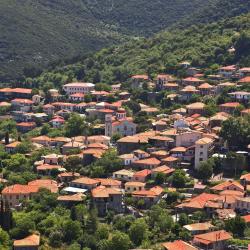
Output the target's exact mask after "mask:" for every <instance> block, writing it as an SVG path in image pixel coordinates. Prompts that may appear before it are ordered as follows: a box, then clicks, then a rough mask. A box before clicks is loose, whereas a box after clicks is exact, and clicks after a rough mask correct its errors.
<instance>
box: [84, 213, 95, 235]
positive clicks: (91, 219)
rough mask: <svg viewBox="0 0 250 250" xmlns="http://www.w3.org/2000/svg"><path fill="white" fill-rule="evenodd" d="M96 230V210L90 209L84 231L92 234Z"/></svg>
mask: <svg viewBox="0 0 250 250" xmlns="http://www.w3.org/2000/svg"><path fill="white" fill-rule="evenodd" d="M97 228H98V218H97V210H96V209H91V210H90V212H89V216H88V218H87V221H86V230H87V232H88V233H92V234H94V233H95V232H96V230H97Z"/></svg>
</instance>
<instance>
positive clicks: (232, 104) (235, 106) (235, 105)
mask: <svg viewBox="0 0 250 250" xmlns="http://www.w3.org/2000/svg"><path fill="white" fill-rule="evenodd" d="M238 106H240V103H239V102H227V103H224V104H221V105H220V107H227V108H237V107H238Z"/></svg>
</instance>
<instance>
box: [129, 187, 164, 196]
mask: <svg viewBox="0 0 250 250" xmlns="http://www.w3.org/2000/svg"><path fill="white" fill-rule="evenodd" d="M163 190H164V189H163V188H162V187H160V186H155V187H152V188H150V189H149V190H140V191H135V192H133V193H132V195H133V196H137V197H138V196H139V197H156V196H159V195H160V194H162V192H163Z"/></svg>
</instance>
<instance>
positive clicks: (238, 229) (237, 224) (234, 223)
mask: <svg viewBox="0 0 250 250" xmlns="http://www.w3.org/2000/svg"><path fill="white" fill-rule="evenodd" d="M225 228H226V230H227V231H229V232H232V233H233V235H234V236H235V237H243V236H244V231H245V229H246V222H245V221H244V219H243V218H241V217H240V216H239V215H237V216H236V217H235V218H233V219H230V220H227V221H226V223H225Z"/></svg>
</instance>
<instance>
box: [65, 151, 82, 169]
mask: <svg viewBox="0 0 250 250" xmlns="http://www.w3.org/2000/svg"><path fill="white" fill-rule="evenodd" d="M82 166H83V165H82V160H81V158H80V157H79V156H77V155H72V156H69V157H68V158H67V160H66V162H65V164H64V167H65V168H66V169H67V170H68V171H73V172H75V171H79V170H80V168H81V167H82Z"/></svg>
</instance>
